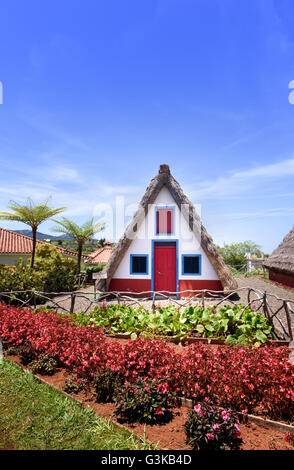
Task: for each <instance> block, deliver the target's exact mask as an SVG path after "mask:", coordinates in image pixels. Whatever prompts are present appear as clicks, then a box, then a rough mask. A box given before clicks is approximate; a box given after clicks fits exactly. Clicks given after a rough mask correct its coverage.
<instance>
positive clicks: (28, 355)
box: [17, 341, 36, 366]
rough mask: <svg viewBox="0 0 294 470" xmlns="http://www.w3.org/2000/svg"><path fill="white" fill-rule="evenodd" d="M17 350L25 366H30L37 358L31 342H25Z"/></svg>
mask: <svg viewBox="0 0 294 470" xmlns="http://www.w3.org/2000/svg"><path fill="white" fill-rule="evenodd" d="M17 349H18V353H19V354H20V361H21V363H22V365H23V366H26V365H28V364H30V363H31V362H32V361H34V359H35V358H36V354H35V351H34V350H33V348H32V345H31V343H30V342H29V341H24V342H23V343H22V344H21V345H20V346H19V347H18V348H17Z"/></svg>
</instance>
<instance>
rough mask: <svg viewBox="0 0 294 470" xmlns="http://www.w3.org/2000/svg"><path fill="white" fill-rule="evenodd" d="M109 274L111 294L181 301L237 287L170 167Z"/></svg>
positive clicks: (105, 284) (103, 283)
mask: <svg viewBox="0 0 294 470" xmlns="http://www.w3.org/2000/svg"><path fill="white" fill-rule="evenodd" d="M103 275H104V278H103V279H100V281H99V282H98V288H99V289H101V290H104V291H109V292H112V291H116V292H134V293H139V292H154V291H155V292H166V293H171V294H176V295H178V296H179V295H181V294H179V293H180V292H182V291H187V290H202V289H208V290H216V291H228V290H234V289H236V288H237V283H236V281H235V279H234V278H233V277H232V275H231V272H230V270H229V268H228V267H227V266H226V265H225V263H224V261H223V259H222V258H221V256H220V255H219V253H218V251H217V248H216V246H215V245H214V243H213V241H212V238H211V237H210V235H208V233H207V232H206V230H205V228H204V227H203V225H202V224H201V221H200V218H199V216H198V215H197V213H196V211H195V208H194V206H193V204H192V203H191V202H190V201H189V199H188V198H187V197H186V196H185V194H184V193H183V191H182V189H181V187H180V185H179V183H178V182H177V181H176V180H175V179H174V177H173V176H172V175H171V173H170V169H169V166H168V165H161V166H160V169H159V173H158V174H157V175H156V176H155V178H153V179H152V180H151V182H150V184H149V186H148V188H147V189H146V192H145V194H144V196H143V198H142V200H141V203H140V205H139V208H138V210H137V212H136V214H135V215H134V217H133V220H132V221H131V222H130V224H129V225H128V227H127V229H126V231H125V233H124V235H123V236H122V237H121V239H120V241H119V243H118V244H117V246H116V247H115V249H114V250H113V252H112V255H111V258H110V260H109V262H108V265H107V266H106V267H105V269H104V273H103V274H102V276H103ZM183 295H185V296H187V295H189V293H186V294H183ZM190 295H191V293H190Z"/></svg>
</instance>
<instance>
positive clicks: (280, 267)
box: [263, 226, 294, 275]
mask: <svg viewBox="0 0 294 470" xmlns="http://www.w3.org/2000/svg"><path fill="white" fill-rule="evenodd" d="M263 264H264V266H265V267H266V268H268V269H273V270H275V271H281V272H283V273H285V274H292V275H294V226H293V228H292V230H290V232H289V233H288V234H287V235H286V236H285V238H284V240H283V241H282V242H281V243H280V244H279V246H278V247H277V248H276V249H275V250H274V251H273V252H272V254H271V256H270V257H269V258H268V259H267V260H266V261H265V262H264V263H263Z"/></svg>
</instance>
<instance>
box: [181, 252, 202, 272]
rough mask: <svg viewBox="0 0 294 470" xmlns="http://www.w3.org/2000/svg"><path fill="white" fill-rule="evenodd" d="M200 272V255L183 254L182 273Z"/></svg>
mask: <svg viewBox="0 0 294 470" xmlns="http://www.w3.org/2000/svg"><path fill="white" fill-rule="evenodd" d="M199 273H200V257H199V256H184V274H199Z"/></svg>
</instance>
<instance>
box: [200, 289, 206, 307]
mask: <svg viewBox="0 0 294 470" xmlns="http://www.w3.org/2000/svg"><path fill="white" fill-rule="evenodd" d="M201 299H202V307H203V308H205V292H202V293H201Z"/></svg>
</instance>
